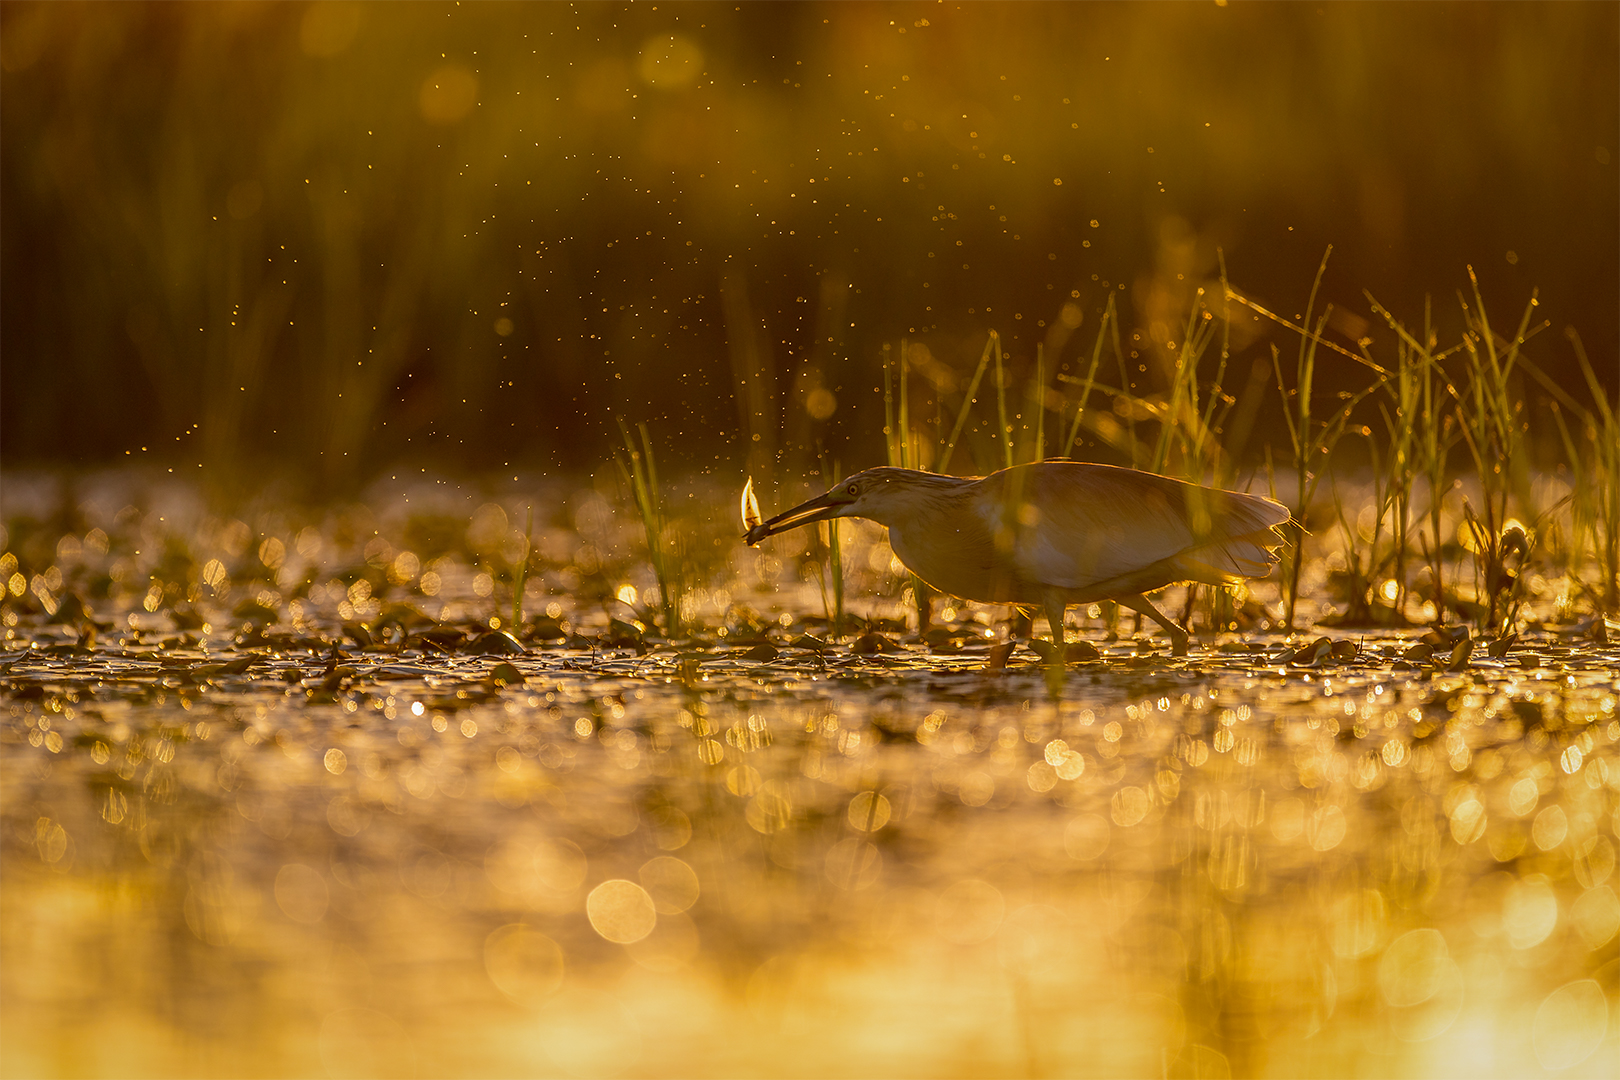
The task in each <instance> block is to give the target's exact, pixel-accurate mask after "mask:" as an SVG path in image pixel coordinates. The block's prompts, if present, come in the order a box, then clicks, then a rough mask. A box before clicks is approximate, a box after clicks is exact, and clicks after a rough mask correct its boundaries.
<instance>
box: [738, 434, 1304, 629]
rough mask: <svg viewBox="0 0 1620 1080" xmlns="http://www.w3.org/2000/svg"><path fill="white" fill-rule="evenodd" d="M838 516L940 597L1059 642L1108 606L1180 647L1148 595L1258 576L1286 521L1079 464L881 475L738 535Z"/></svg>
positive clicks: (1278, 508)
mask: <svg viewBox="0 0 1620 1080" xmlns="http://www.w3.org/2000/svg"><path fill="white" fill-rule="evenodd" d="M833 517H864V518H868V519H870V520H872V521H876V522H877V523H878V524H880V525H886V526H888V529H889V545H890V547H892V548H893V549H894V553H895V555H896V556H898V557H899V559H900V561H901V562H902V563H904V564H905V565H906V567H907V568H908V569H909V570H911V571H912V572H913V573H914V574H916V575H917V577H919V578H920V579H922V580H923V581H924V582H926V583H927V584H929V585H930V586H932V587H933V588H935V589H937V590H939V591H940V592H943V593H947V594H950V595H952V596H959V597H961V598H963V599H964V600H976V601H979V602H981V603H1005V604H1018V605H1023V606H1029V607H1034V606H1040V607H1042V608H1044V609H1045V610H1046V614H1047V619H1048V621H1049V622H1051V624H1052V632H1053V634H1052V636H1053V639H1054V641H1055V642H1061V640H1062V624H1063V623H1062V620H1063V609H1064V608H1065V607H1066V606H1067V605H1069V604H1086V603H1092V602H1095V601H1098V600H1117V601H1119V602H1120V603H1122V604H1125V605H1126V606H1127V607H1131V608H1133V609H1134V610H1137V611H1141V612H1143V613H1144V614H1146V615H1148V616H1150V617H1151V618H1153V619H1154V620H1155V621H1157V622H1159V623H1160V624H1161V625H1162V626H1164V627H1165V629H1166V630H1167V631H1169V632H1170V634H1171V637H1172V639H1174V640H1175V643H1176V646H1177V648H1178V651H1179V650H1181V649H1184V648H1185V644H1186V633H1185V631H1183V630H1181V629H1180V628H1179V627H1177V626H1175V624H1174V623H1172V622H1170V620H1168V619H1166V618H1165V617H1164V616H1163V615H1162V614H1160V613H1159V611H1158V610H1157V609H1156V608H1154V607H1153V605H1152V604H1151V603H1149V602H1148V601H1147V599H1146V598H1145V597H1144V596H1143V594H1144V593H1147V592H1151V591H1153V590H1154V589H1160V588H1163V587H1164V586H1166V585H1170V584H1174V583H1176V582H1182V581H1197V582H1204V583H1207V584H1210V585H1226V584H1231V583H1234V582H1237V581H1241V580H1243V579H1245V578H1255V577H1264V576H1265V575H1266V574H1268V573H1269V572H1270V570H1271V566H1272V564H1274V563H1275V562H1276V561H1277V559H1276V556H1275V554H1273V549H1275V548H1276V547H1278V546H1279V545H1280V544H1281V543H1282V538H1281V537H1280V536H1279V535H1278V534H1277V532H1276V531H1275V529H1276V527H1277V526H1279V525H1281V524H1283V523H1284V522H1286V521H1287V520H1288V517H1289V515H1288V510H1287V509H1286V508H1285V507H1283V506H1282V505H1281V504H1280V503H1277V502H1274V501H1272V500H1271V499H1267V498H1264V497H1262V496H1259V495H1249V494H1246V493H1242V492H1231V491H1222V490H1219V489H1217V488H1209V487H1202V486H1200V485H1197V484H1189V483H1185V482H1183V481H1180V480H1172V479H1170V478H1169V477H1164V476H1158V475H1155V474H1153V473H1146V472H1139V471H1137V470H1135V469H1121V468H1116V467H1114V466H1111V465H1092V464H1087V463H1084V462H1078V461H1043V462H1036V463H1034V464H1029V465H1019V466H1015V467H1013V468H1010V469H1002V470H1000V471H998V472H994V473H991V474H990V475H989V476H985V477H976V478H964V477H956V476H942V475H939V474H936V473H926V472H920V471H917V470H915V469H897V468H891V467H884V468H876V469H868V470H866V471H865V472H862V473H857V474H856V475H855V476H852V477H850V478H849V479H848V480H846V481H844V482H843V483H842V484H840V485H839V486H838V487H836V488H834V489H833V490H832V491H829V492H828V493H827V494H825V495H822V496H819V497H818V498H815V499H811V500H810V501H809V502H806V503H803V504H802V505H800V506H798V507H795V508H794V509H792V510H789V511H787V512H786V513H783V514H779V515H778V516H776V517H775V518H772V519H771V520H770V521H767V522H763V523H760V524H757V525H753V526H752V527H751V528H750V529H749V530H748V536H747V540H748V542H749V543H751V544H752V543H757V542H758V541H759V540H761V539H763V538H765V537H766V536H770V535H771V534H773V533H776V532H780V531H782V530H784V529H789V528H793V527H795V526H797V525H803V524H808V523H809V522H812V521H821V520H825V519H828V518H833ZM1053 620H1055V621H1053Z"/></svg>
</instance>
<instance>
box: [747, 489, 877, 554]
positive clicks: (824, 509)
mask: <svg viewBox="0 0 1620 1080" xmlns="http://www.w3.org/2000/svg"><path fill="white" fill-rule="evenodd" d="M752 494H753V491H752V489H751V488H750V489H748V490H747V491H746V492H745V496H744V503H745V505H746V502H747V499H748V497H751V496H752ZM854 501H855V497H854V496H853V495H851V494H850V493H849V489H848V488H847V487H845V486H842V485H841V486H839V487H836V488H833V489H832V490H831V491H829V492H827V494H825V495H817V496H816V497H815V498H813V499H811V500H810V501H809V502H802V503H800V504H799V505H798V506H795V507H794V508H793V509H791V510H786V511H783V512H782V513H780V514H777V515H776V516H775V517H773V518H771V519H770V520H769V521H760V520H758V519H757V518H756V519H755V520H753V521H749V520H748V518H749V515H748V513H747V511H746V510H745V511H744V513H743V524H744V525H746V526H748V531H747V532H746V533H744V534H743V539H744V540H745V541H747V543H748V545H749V546H750V547H752V546H753V545H755V544H757V543H759V542H760V541H761V540H763V539H765V538H766V537H767V536H775V535H776V534H777V533H779V532H786V531H787V530H789V529H796V528H798V527H799V526H800V525H809V524H811V523H813V522H817V521H827V520H830V519H832V518H835V517H838V516H839V512H840V511H841V510H843V509H844V507H846V506H848V505H849V504H851V503H853V502H854ZM758 507H759V504H758V503H757V502H756V503H755V504H754V512H755V513H756V514H757V513H758V512H759V510H758Z"/></svg>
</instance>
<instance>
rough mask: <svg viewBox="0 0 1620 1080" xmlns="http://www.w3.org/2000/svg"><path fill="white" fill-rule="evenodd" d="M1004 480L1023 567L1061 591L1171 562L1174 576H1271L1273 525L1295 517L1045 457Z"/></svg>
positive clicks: (1005, 512)
mask: <svg viewBox="0 0 1620 1080" xmlns="http://www.w3.org/2000/svg"><path fill="white" fill-rule="evenodd" d="M1020 474H1022V475H1020ZM998 476H1001V477H1002V478H1003V482H1002V492H1001V496H1002V497H1001V499H1000V506H999V507H997V509H996V511H995V513H996V514H997V515H998V518H999V521H998V526H999V527H1000V529H1001V530H1002V531H1001V535H1002V536H1003V537H1007V538H1009V539H1010V542H1011V545H1012V551H1011V555H1012V561H1013V565H1014V567H1015V571H1016V573H1017V574H1018V576H1019V577H1021V578H1024V579H1025V580H1028V581H1034V582H1041V583H1043V584H1045V585H1048V586H1057V587H1059V588H1066V589H1085V588H1087V587H1089V586H1092V585H1096V584H1099V583H1102V582H1113V581H1119V580H1128V579H1130V578H1132V577H1133V575H1136V574H1138V573H1140V572H1141V571H1144V570H1147V569H1148V568H1149V567H1154V566H1156V565H1158V564H1164V563H1167V562H1169V561H1171V560H1174V562H1173V564H1172V565H1173V566H1174V567H1175V568H1176V570H1177V571H1178V572H1176V573H1168V574H1167V575H1166V577H1165V580H1166V581H1169V580H1185V579H1192V580H1201V581H1209V582H1211V583H1218V582H1221V581H1227V580H1234V579H1237V578H1242V577H1258V576H1263V575H1264V574H1265V573H1266V572H1267V571H1268V570H1269V569H1270V563H1271V561H1272V560H1271V556H1270V553H1269V550H1268V547H1267V541H1268V540H1271V541H1276V540H1277V537H1276V534H1274V533H1273V532H1272V531H1271V527H1272V526H1273V525H1276V524H1280V523H1281V522H1282V521H1285V520H1287V511H1286V510H1284V509H1283V508H1282V507H1280V506H1278V505H1277V504H1275V503H1272V502H1271V501H1270V500H1266V499H1260V498H1257V497H1254V496H1247V495H1243V494H1238V493H1229V492H1222V491H1216V490H1213V489H1210V488H1203V487H1198V486H1197V485H1193V484H1185V483H1182V482H1180V481H1177V480H1171V479H1169V478H1166V477H1160V476H1154V475H1152V474H1150V473H1142V472H1136V471H1134V470H1130V469H1116V468H1112V467H1110V466H1106V465H1089V464H1083V463H1080V462H1045V463H1041V464H1038V465H1032V466H1028V467H1025V468H1021V469H1014V470H1009V471H1008V472H1006V473H1002V474H998ZM1020 488H1027V489H1028V490H1022V491H1021V490H1019V489H1020ZM1009 526H1010V528H1009ZM1272 546H1275V544H1274V543H1273V545H1272ZM1143 587H1146V586H1143Z"/></svg>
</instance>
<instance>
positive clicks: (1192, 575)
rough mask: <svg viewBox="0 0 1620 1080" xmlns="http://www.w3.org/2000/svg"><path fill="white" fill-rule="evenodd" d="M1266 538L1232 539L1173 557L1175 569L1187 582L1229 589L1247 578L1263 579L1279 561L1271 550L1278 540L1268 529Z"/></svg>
mask: <svg viewBox="0 0 1620 1080" xmlns="http://www.w3.org/2000/svg"><path fill="white" fill-rule="evenodd" d="M1265 535H1266V536H1269V537H1270V544H1269V546H1268V543H1267V541H1266V540H1265V539H1263V538H1262V537H1260V536H1252V535H1251V536H1243V537H1234V538H1233V539H1230V540H1224V541H1221V542H1219V543H1214V544H1204V545H1203V546H1201V547H1195V548H1191V549H1189V550H1187V551H1184V552H1182V553H1181V554H1180V555H1178V556H1176V565H1177V567H1178V568H1179V569H1180V571H1181V573H1182V574H1183V575H1184V576H1185V578H1186V579H1187V580H1189V581H1201V582H1204V583H1205V584H1208V585H1229V584H1232V583H1234V582H1238V581H1243V580H1245V579H1247V578H1263V577H1265V576H1266V575H1268V574H1270V573H1271V568H1272V566H1274V565H1275V564H1276V563H1277V561H1278V559H1277V556H1276V554H1275V553H1274V552H1273V551H1272V550H1271V548H1272V547H1274V546H1276V544H1277V542H1278V540H1277V537H1276V535H1275V534H1273V533H1271V532H1270V530H1269V528H1268V529H1267V530H1266V534H1265Z"/></svg>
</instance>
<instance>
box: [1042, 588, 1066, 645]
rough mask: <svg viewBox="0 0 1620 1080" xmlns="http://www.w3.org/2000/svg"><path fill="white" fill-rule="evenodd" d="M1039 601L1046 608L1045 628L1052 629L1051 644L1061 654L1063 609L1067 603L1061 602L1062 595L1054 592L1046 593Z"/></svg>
mask: <svg viewBox="0 0 1620 1080" xmlns="http://www.w3.org/2000/svg"><path fill="white" fill-rule="evenodd" d="M1041 603H1042V605H1043V606H1044V607H1045V608H1046V626H1047V629H1049V630H1051V631H1052V644H1053V645H1055V646H1056V647H1057V653H1058V655H1059V656H1062V655H1063V649H1064V638H1063V609H1064V608H1065V607H1067V606H1068V605H1066V604H1065V603H1064V602H1063V597H1062V596H1061V595H1059V594H1058V593H1055V592H1049V593H1047V594H1046V596H1045V597H1043V598H1042V600H1041Z"/></svg>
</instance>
